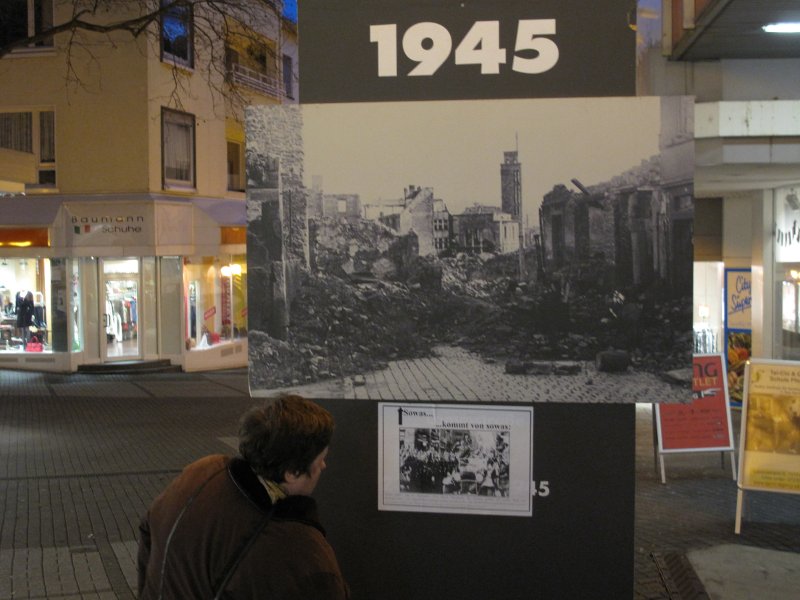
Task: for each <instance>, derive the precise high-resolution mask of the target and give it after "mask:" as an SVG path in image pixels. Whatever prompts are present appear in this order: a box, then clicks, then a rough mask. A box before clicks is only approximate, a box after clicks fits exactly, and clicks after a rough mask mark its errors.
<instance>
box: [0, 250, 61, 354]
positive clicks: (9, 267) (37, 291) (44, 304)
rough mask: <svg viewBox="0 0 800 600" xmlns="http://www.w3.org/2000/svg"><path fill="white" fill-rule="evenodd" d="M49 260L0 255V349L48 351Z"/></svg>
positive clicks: (49, 341) (49, 332) (49, 333)
mask: <svg viewBox="0 0 800 600" xmlns="http://www.w3.org/2000/svg"><path fill="white" fill-rule="evenodd" d="M50 296H51V295H50V260H49V259H46V258H0V301H1V302H2V309H0V351H5V352H49V351H51V346H50V343H51V340H50V337H51V335H52V331H51V329H50V323H51V318H50V317H51V301H50V300H51V297H50Z"/></svg>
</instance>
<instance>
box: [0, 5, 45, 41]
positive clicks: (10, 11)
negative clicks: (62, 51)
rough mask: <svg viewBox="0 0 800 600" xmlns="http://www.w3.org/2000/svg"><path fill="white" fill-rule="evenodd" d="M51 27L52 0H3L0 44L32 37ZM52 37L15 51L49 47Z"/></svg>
mask: <svg viewBox="0 0 800 600" xmlns="http://www.w3.org/2000/svg"><path fill="white" fill-rule="evenodd" d="M52 27H53V0H3V2H2V9H0V46H7V45H8V44H11V43H13V42H15V41H17V40H21V39H24V38H28V37H33V36H35V35H37V34H39V33H42V32H43V31H47V30H48V29H50V28H52ZM52 46H53V38H52V37H47V38H44V39H42V40H39V41H37V42H34V43H32V44H29V45H28V46H25V47H20V48H16V49H15V51H16V52H20V51H23V52H24V51H27V50H34V49H37V48H51V47H52Z"/></svg>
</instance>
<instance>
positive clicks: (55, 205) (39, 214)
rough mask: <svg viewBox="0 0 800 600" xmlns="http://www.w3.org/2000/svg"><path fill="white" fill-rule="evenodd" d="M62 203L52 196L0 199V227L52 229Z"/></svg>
mask: <svg viewBox="0 0 800 600" xmlns="http://www.w3.org/2000/svg"><path fill="white" fill-rule="evenodd" d="M62 201H63V200H62V198H61V197H54V196H24V195H14V196H3V197H0V226H5V227H20V226H27V227H52V226H53V224H54V222H55V220H56V215H57V214H58V209H59V207H60V206H61V202H62Z"/></svg>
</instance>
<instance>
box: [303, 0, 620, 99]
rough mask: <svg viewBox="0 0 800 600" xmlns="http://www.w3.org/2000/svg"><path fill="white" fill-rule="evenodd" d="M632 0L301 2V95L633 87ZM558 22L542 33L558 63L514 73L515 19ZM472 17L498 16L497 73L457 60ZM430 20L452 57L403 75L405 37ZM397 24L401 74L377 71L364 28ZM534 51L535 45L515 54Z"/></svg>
mask: <svg viewBox="0 0 800 600" xmlns="http://www.w3.org/2000/svg"><path fill="white" fill-rule="evenodd" d="M632 8H635V3H632V2H631V1H630V0H604V1H603V2H597V1H596V0H570V1H565V0H504V1H503V2H486V0H428V1H422V2H420V1H416V2H399V1H398V0H370V1H369V2H364V1H362V0H303V2H302V3H301V5H300V14H299V31H300V38H301V43H300V65H301V67H300V101H301V102H303V103H310V102H356V101H386V100H450V99H486V98H552V97H560V96H565V97H567V96H628V95H634V94H635V66H634V61H635V33H634V32H633V31H632V30H631V29H630V28H629V27H628V11H629V10H630V9H632ZM530 19H555V21H556V32H555V34H553V35H547V36H544V37H547V38H548V39H550V40H552V41H553V42H554V43H555V44H556V46H557V47H558V54H559V58H558V62H557V63H556V65H555V66H554V67H553V68H552V69H550V70H548V71H546V72H544V73H541V74H523V73H519V72H515V71H514V70H512V68H511V65H512V58H513V56H514V54H515V45H516V39H517V37H516V36H517V30H518V22H519V21H520V20H530ZM476 21H499V23H500V47H501V48H505V49H506V63H505V64H503V65H501V66H500V72H499V73H498V74H481V72H480V67H479V66H477V65H456V64H455V61H454V55H455V49H456V47H457V46H458V44H459V42H460V41H461V40H462V39H463V38H464V35H465V34H466V33H467V32H468V31H469V30H470V28H471V27H472V25H473V24H474V23H475V22H476ZM421 22H434V23H438V24H439V25H442V26H443V27H445V28H446V29H447V31H448V32H449V34H450V38H451V39H452V51H451V54H450V57H449V59H448V60H447V61H446V62H445V63H444V64H443V65H442V66H441V67H440V68H439V69H438V70H437V71H436V72H435V73H434V74H433V75H430V76H412V77H409V76H408V73H409V71H410V70H411V69H412V68H413V67H414V66H415V65H416V63H415V62H413V61H411V60H409V59H408V58H406V56H405V54H404V51H403V45H402V39H403V35H404V33H405V32H406V31H407V30H408V28H409V27H411V26H412V25H414V24H416V23H421ZM386 24H396V25H397V44H396V48H397V62H396V64H397V76H396V77H379V76H378V68H377V63H378V60H377V44H376V43H373V42H371V41H370V26H372V25H386ZM519 54H520V56H521V57H523V58H533V57H535V56H536V53H535V51H532V50H526V51H523V52H520V53H519Z"/></svg>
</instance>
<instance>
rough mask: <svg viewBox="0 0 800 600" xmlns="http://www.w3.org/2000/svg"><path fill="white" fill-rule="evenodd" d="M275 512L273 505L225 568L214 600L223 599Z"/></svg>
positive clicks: (216, 586)
mask: <svg viewBox="0 0 800 600" xmlns="http://www.w3.org/2000/svg"><path fill="white" fill-rule="evenodd" d="M274 510H275V505H274V504H273V505H272V506H270V508H269V512H267V514H266V515H264V517H263V518H262V519H261V521H259V523H258V525H257V526H256V528H255V529H254V530H253V532H252V533H251V534H250V537H249V538H247V540H245V543H244V544H243V545H242V547H241V549H240V550H239V552H237V553H236V554H235V555H234V556H233V557H232V558H231V560H230V561H229V562H228V564H227V565H226V567H225V571H224V572H223V574H222V578H221V580H220V582H219V583H218V584H217V585H215V586H214V587H215V588H216V590H217V593H216V594H214V600H220V599H221V598H222V592H224V591H225V587H226V586H227V585H228V582H229V581H230V579H231V577H233V574H234V572H235V571H236V568H237V567H238V566H239V563H241V562H242V559H243V558H244V557H245V555H246V554H247V552H248V551H249V550H250V548H252V547H253V544H255V543H256V540H257V539H258V536H259V535H260V534H261V532H262V531H264V528H265V527H266V526H267V523H269V520H270V519H271V518H272V513H273V512H274Z"/></svg>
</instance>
